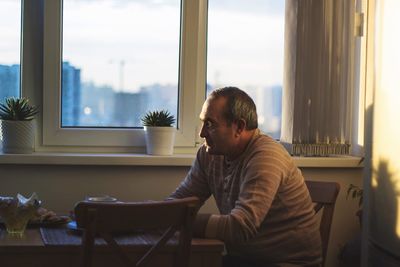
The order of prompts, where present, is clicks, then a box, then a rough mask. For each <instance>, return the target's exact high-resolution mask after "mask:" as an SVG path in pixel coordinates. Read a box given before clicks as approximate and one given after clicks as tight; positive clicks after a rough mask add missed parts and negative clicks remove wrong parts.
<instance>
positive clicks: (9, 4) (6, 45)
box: [0, 0, 21, 102]
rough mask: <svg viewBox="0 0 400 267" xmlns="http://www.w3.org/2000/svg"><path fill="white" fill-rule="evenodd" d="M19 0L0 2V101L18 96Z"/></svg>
mask: <svg viewBox="0 0 400 267" xmlns="http://www.w3.org/2000/svg"><path fill="white" fill-rule="evenodd" d="M20 33H21V1H16V0H3V1H1V2H0V40H1V43H0V102H3V101H4V98H6V97H10V96H15V97H19V96H20Z"/></svg>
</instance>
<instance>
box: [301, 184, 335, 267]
mask: <svg viewBox="0 0 400 267" xmlns="http://www.w3.org/2000/svg"><path fill="white" fill-rule="evenodd" d="M306 185H307V188H308V191H309V192H310V196H311V200H312V202H313V203H315V206H314V210H315V212H316V213H318V212H319V211H320V210H321V209H322V215H321V222H320V226H319V232H320V234H321V241H322V266H324V264H325V258H326V253H327V251H328V243H329V235H330V231H331V225H332V218H333V212H334V210H335V203H336V198H337V196H338V194H339V191H340V185H339V184H338V183H336V182H322V181H306Z"/></svg>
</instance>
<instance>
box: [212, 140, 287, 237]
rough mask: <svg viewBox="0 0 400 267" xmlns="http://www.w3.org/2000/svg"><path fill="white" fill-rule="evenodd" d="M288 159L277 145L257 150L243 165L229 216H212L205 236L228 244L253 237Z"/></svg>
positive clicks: (282, 175) (268, 206) (282, 177)
mask: <svg viewBox="0 0 400 267" xmlns="http://www.w3.org/2000/svg"><path fill="white" fill-rule="evenodd" d="M288 169H289V168H288V162H287V160H286V159H285V156H284V155H282V152H281V149H280V148H279V147H276V146H274V145H273V146H271V147H268V149H267V150H265V149H264V150H257V151H254V152H253V153H252V154H251V155H250V156H249V158H248V161H247V162H246V163H245V165H244V166H243V168H242V170H241V172H240V174H239V175H240V176H241V183H240V191H239V197H238V200H237V201H236V202H235V206H234V208H233V209H232V210H231V212H230V214H227V215H212V216H211V217H210V219H209V221H208V225H207V228H206V237H208V238H218V239H220V240H223V241H225V242H227V243H238V242H239V243H240V242H244V241H246V240H248V239H250V238H252V237H254V236H255V235H256V234H257V233H258V230H259V228H260V226H261V223H262V222H263V220H264V218H265V216H266V215H267V213H268V212H269V210H270V208H271V205H272V203H273V201H274V199H275V197H276V196H277V192H278V190H279V187H280V185H281V183H282V182H283V180H284V177H287V175H288Z"/></svg>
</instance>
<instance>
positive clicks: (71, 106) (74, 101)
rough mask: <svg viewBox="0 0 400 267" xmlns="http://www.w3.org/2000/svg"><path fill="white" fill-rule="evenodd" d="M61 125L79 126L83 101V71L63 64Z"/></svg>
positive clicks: (66, 63)
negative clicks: (81, 101) (81, 102)
mask: <svg viewBox="0 0 400 267" xmlns="http://www.w3.org/2000/svg"><path fill="white" fill-rule="evenodd" d="M62 67H63V70H62V90H61V91H62V95H61V97H62V99H61V101H62V107H61V118H62V119H61V125H62V126H64V127H69V126H78V125H79V117H80V112H81V110H80V100H81V70H80V69H78V68H75V67H74V66H72V65H71V64H69V62H63V66H62Z"/></svg>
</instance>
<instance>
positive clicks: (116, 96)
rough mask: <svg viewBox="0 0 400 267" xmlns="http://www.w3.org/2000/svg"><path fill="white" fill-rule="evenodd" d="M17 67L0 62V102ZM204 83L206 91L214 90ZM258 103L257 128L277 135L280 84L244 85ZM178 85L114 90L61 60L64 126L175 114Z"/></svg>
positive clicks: (16, 87) (10, 91)
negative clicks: (86, 78) (163, 111)
mask: <svg viewBox="0 0 400 267" xmlns="http://www.w3.org/2000/svg"><path fill="white" fill-rule="evenodd" d="M19 80H20V67H19V65H18V64H14V65H0V102H3V101H4V98H6V97H9V96H19V92H20V82H19ZM214 88H215V87H214V86H213V85H212V84H208V85H207V94H208V93H209V92H210V91H211V90H212V89H214ZM242 89H245V90H246V92H247V93H248V94H249V95H250V96H251V97H252V98H253V99H254V101H255V103H256V105H257V113H258V117H259V127H260V129H261V130H262V131H264V132H265V133H267V134H269V135H271V136H272V137H274V138H276V139H278V138H279V137H280V128H281V113H282V86H281V85H277V86H272V87H251V86H250V87H246V88H242ZM177 99H178V86H177V85H176V84H175V85H174V84H158V83H154V84H152V85H147V86H141V87H140V89H139V91H138V92H135V93H132V92H124V91H117V90H115V89H114V88H113V87H111V86H107V85H97V84H95V83H94V82H83V81H81V70H80V68H78V67H76V66H73V65H71V64H70V63H69V62H63V72H62V107H61V109H62V110H61V113H62V119H61V122H62V126H63V127H141V121H140V118H141V117H142V116H143V115H144V114H145V113H146V112H147V111H148V110H156V109H157V110H160V109H166V110H168V111H170V113H171V114H173V115H174V116H175V117H177V112H178V107H177V102H178V101H177Z"/></svg>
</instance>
